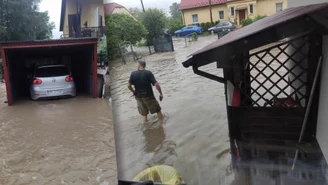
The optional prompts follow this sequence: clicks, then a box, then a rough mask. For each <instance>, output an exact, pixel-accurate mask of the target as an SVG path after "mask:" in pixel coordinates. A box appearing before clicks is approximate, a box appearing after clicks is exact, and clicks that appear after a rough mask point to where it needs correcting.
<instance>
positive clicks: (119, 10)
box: [112, 8, 134, 18]
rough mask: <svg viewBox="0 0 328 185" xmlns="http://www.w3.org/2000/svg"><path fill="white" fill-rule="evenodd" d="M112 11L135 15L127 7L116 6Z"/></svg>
mask: <svg viewBox="0 0 328 185" xmlns="http://www.w3.org/2000/svg"><path fill="white" fill-rule="evenodd" d="M112 13H124V14H127V15H129V16H131V17H133V15H132V14H131V13H130V12H129V11H128V10H126V8H115V9H114V11H113V12H112ZM133 18H134V17H133Z"/></svg>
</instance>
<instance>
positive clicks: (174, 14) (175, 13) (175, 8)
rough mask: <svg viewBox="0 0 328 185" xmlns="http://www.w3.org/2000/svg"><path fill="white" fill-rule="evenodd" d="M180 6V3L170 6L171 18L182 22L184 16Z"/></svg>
mask: <svg viewBox="0 0 328 185" xmlns="http://www.w3.org/2000/svg"><path fill="white" fill-rule="evenodd" d="M179 6H180V4H178V3H173V4H172V5H171V6H170V14H171V18H172V19H173V20H182V15H181V12H180V10H179Z"/></svg>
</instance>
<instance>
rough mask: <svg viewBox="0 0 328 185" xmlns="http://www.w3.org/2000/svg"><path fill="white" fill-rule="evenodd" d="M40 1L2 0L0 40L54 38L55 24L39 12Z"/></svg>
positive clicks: (44, 13)
mask: <svg viewBox="0 0 328 185" xmlns="http://www.w3.org/2000/svg"><path fill="white" fill-rule="evenodd" d="M39 3H40V0H1V2H0V40H14V41H19V40H43V39H50V38H52V30H53V29H54V28H55V24H54V23H53V22H49V15H48V12H41V11H39V6H38V5H39Z"/></svg>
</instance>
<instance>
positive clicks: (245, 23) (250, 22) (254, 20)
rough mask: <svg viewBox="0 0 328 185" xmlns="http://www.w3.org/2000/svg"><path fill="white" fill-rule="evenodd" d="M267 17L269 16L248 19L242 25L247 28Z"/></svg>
mask: <svg viewBox="0 0 328 185" xmlns="http://www.w3.org/2000/svg"><path fill="white" fill-rule="evenodd" d="M266 17H267V16H265V15H258V16H256V17H255V18H254V19H250V18H248V19H245V20H243V21H241V24H242V26H247V25H250V24H252V23H253V22H256V21H258V20H260V19H263V18H266Z"/></svg>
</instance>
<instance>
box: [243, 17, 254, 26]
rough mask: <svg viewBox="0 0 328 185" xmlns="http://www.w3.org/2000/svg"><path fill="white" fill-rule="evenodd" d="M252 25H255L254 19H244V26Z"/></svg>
mask: <svg viewBox="0 0 328 185" xmlns="http://www.w3.org/2000/svg"><path fill="white" fill-rule="evenodd" d="M252 23H253V19H250V18H248V19H244V20H243V21H241V25H242V26H247V25H250V24H252Z"/></svg>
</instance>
